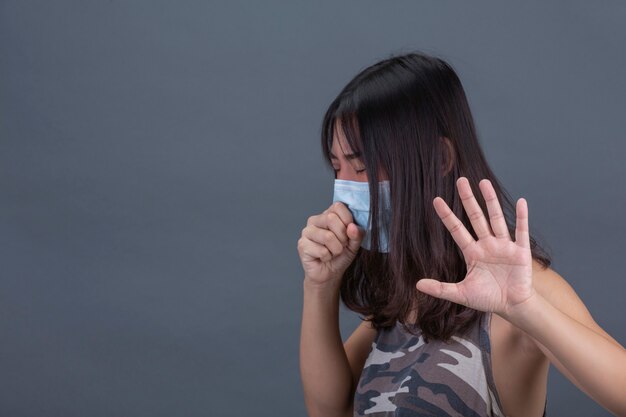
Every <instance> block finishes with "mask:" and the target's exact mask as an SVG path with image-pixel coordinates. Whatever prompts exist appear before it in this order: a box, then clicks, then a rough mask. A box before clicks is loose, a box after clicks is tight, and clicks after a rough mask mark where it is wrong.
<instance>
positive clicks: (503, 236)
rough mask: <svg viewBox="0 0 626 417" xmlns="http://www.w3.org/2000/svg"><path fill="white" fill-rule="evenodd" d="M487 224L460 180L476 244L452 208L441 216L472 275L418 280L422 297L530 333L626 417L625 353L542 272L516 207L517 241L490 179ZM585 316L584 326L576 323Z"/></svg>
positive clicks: (524, 211) (560, 282)
mask: <svg viewBox="0 0 626 417" xmlns="http://www.w3.org/2000/svg"><path fill="white" fill-rule="evenodd" d="M478 186H479V188H480V189H481V192H482V194H483V197H484V199H485V203H486V205H487V210H488V212H489V219H487V218H486V217H485V213H483V211H482V208H481V207H480V205H479V204H478V202H477V201H476V198H475V197H474V194H473V192H472V189H471V186H470V184H469V181H468V179H467V178H465V177H460V178H459V179H458V180H457V188H458V190H459V196H460V198H461V201H462V202H463V208H464V209H465V211H466V212H467V215H468V218H469V219H470V222H471V224H472V228H473V229H474V232H475V233H476V236H477V237H478V240H476V239H474V237H473V236H472V235H471V234H470V233H469V231H468V230H467V229H466V228H465V225H464V224H463V222H461V221H460V220H459V219H458V218H457V217H456V215H455V214H454V213H453V212H452V210H451V209H450V207H449V206H448V205H447V204H446V202H445V201H444V200H443V199H442V198H440V197H436V198H435V199H434V200H433V206H434V208H435V211H436V212H437V215H438V216H439V218H440V219H441V221H442V222H443V224H444V225H445V227H446V228H447V229H448V231H449V232H450V234H451V235H452V237H453V239H454V241H455V242H456V244H457V245H458V247H459V248H460V249H461V251H462V252H463V256H464V258H465V262H466V263H467V275H466V276H465V278H463V280H462V281H460V282H458V283H449V282H440V281H439V280H437V279H433V278H421V277H420V278H419V279H418V281H417V284H416V288H417V289H418V291H421V292H424V293H426V294H430V295H432V296H433V297H438V298H443V299H445V300H449V301H453V302H455V303H459V304H463V305H465V306H467V307H470V308H473V309H476V310H480V311H491V312H494V313H496V314H498V315H500V316H501V317H503V318H504V319H506V320H508V321H509V322H511V323H512V324H514V325H515V326H517V327H519V328H520V329H522V330H523V331H525V332H526V334H527V335H529V337H531V338H533V339H534V340H535V341H536V344H537V346H538V347H539V348H540V349H541V350H542V351H543V352H544V354H545V355H546V356H547V357H548V358H550V360H551V361H552V363H554V365H555V366H556V367H557V368H558V369H559V370H560V371H561V372H562V373H563V374H564V375H565V376H566V377H567V378H568V379H570V380H571V381H572V382H573V383H574V384H576V386H578V387H579V388H580V389H581V390H582V391H584V392H585V393H586V394H587V395H589V396H590V397H591V398H593V399H594V400H595V401H597V402H598V403H599V404H600V405H602V406H603V407H605V408H606V409H608V410H610V411H611V412H613V413H616V414H617V415H620V416H626V352H625V351H624V348H623V347H622V346H621V345H620V344H619V343H617V342H616V341H615V340H614V339H613V338H611V337H610V336H609V335H608V334H607V333H606V332H605V331H604V330H602V329H601V328H600V326H598V325H597V324H596V323H595V321H593V319H592V318H591V315H590V314H589V312H588V311H587V308H586V307H585V306H584V304H583V303H582V301H580V299H579V298H578V296H576V293H575V292H574V290H573V289H572V288H571V287H570V286H569V285H568V284H567V283H566V282H565V280H564V279H562V278H561V277H560V276H558V274H556V273H555V272H554V271H552V270H550V269H546V270H545V271H544V272H537V268H536V267H535V264H534V262H533V258H532V253H531V249H530V234H529V228H528V204H527V203H526V200H525V199H523V198H520V199H518V200H517V203H516V206H515V211H516V218H515V222H516V224H515V241H513V240H512V237H511V235H510V233H509V230H508V226H507V223H506V219H505V216H504V215H503V213H502V208H501V207H500V203H499V202H498V198H497V195H496V192H495V190H494V188H493V186H492V185H491V182H490V181H489V180H488V179H483V180H481V181H480V182H479V183H478ZM578 317H580V319H577V318H578Z"/></svg>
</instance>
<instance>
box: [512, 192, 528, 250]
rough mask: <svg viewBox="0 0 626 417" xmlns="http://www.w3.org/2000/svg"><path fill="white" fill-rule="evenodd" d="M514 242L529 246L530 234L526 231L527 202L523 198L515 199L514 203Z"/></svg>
mask: <svg viewBox="0 0 626 417" xmlns="http://www.w3.org/2000/svg"><path fill="white" fill-rule="evenodd" d="M515 212H516V217H515V243H517V244H518V245H520V246H522V247H525V248H530V235H529V233H528V202H527V201H526V199H525V198H520V199H519V200H517V204H516V205H515Z"/></svg>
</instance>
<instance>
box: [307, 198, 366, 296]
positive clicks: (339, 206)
mask: <svg viewBox="0 0 626 417" xmlns="http://www.w3.org/2000/svg"><path fill="white" fill-rule="evenodd" d="M364 235H365V231H364V230H363V229H361V228H359V227H358V226H357V225H356V224H355V223H353V219H352V213H350V210H348V207H346V205H345V204H344V203H342V202H339V201H337V202H334V203H333V204H332V205H331V206H330V207H328V208H327V209H326V210H324V211H323V212H322V213H321V214H318V215H313V216H311V217H309V218H308V220H307V223H306V226H305V227H304V228H303V229H302V235H301V237H300V239H298V254H299V255H300V261H301V262H302V267H303V269H304V276H305V279H308V280H309V281H310V282H311V283H314V284H326V283H328V282H330V281H333V280H336V279H341V277H342V275H343V273H344V271H345V270H346V269H347V268H348V266H350V264H351V263H352V261H353V260H354V258H355V257H356V254H357V252H358V249H359V246H360V245H361V240H362V239H363V236H364Z"/></svg>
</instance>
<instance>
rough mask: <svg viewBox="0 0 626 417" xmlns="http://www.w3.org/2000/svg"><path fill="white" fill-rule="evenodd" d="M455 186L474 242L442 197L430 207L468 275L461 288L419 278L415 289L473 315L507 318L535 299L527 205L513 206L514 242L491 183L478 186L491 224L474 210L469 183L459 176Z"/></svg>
mask: <svg viewBox="0 0 626 417" xmlns="http://www.w3.org/2000/svg"><path fill="white" fill-rule="evenodd" d="M456 184H457V188H458V191H459V196H460V197H461V201H462V202H463V207H464V208H465V211H466V212H467V213H468V216H469V218H470V222H471V224H472V227H473V228H474V231H475V232H476V236H477V237H478V240H474V238H473V237H472V235H471V234H470V233H469V231H468V230H467V229H466V228H465V226H464V225H463V223H462V222H461V221H460V220H459V219H458V218H457V217H456V216H455V215H454V213H453V212H452V210H450V207H448V205H447V204H446V202H445V201H444V200H443V199H442V198H441V197H436V198H435V199H434V200H433V205H434V207H435V211H436V212H437V214H438V215H439V217H440V218H441V220H442V221H443V223H444V225H445V226H446V228H447V229H448V231H449V232H450V234H451V235H452V237H453V239H454V241H455V242H456V244H457V245H458V246H459V248H460V249H461V251H462V252H463V256H464V258H465V262H466V264H467V275H466V276H465V278H464V279H463V280H462V281H461V282H459V283H446V282H440V281H437V280H434V279H429V278H423V279H420V280H419V281H418V282H417V284H416V288H417V289H418V290H419V291H422V292H424V293H426V294H430V295H432V296H434V297H438V298H443V299H446V300H450V301H453V302H455V303H458V304H463V305H465V306H467V307H470V308H473V309H476V310H481V311H492V312H495V313H500V314H507V313H508V312H510V311H511V310H512V309H514V308H515V306H517V305H519V304H520V303H523V302H524V301H527V300H528V299H530V297H531V296H533V295H534V294H535V290H534V288H533V285H532V257H531V251H530V241H529V234H528V206H527V204H526V200H525V199H523V198H520V199H519V200H518V201H517V205H516V209H515V210H516V225H515V242H514V241H512V240H511V236H510V234H509V231H508V228H507V225H506V221H505V218H504V216H503V214H502V208H501V207H500V203H499V202H498V198H497V196H496V192H495V190H494V188H493V186H492V185H491V182H490V181H489V180H487V179H483V180H481V181H480V182H479V184H478V185H479V187H480V189H481V191H482V194H483V197H484V199H485V202H486V203H487V210H488V211H489V218H490V222H488V221H487V219H486V218H485V215H484V213H483V211H482V209H481V208H480V206H479V205H478V202H477V201H476V198H475V197H474V194H473V193H472V189H471V186H470V184H469V181H468V179H467V178H465V177H460V178H459V179H458V180H457V183H456ZM490 224H491V227H490Z"/></svg>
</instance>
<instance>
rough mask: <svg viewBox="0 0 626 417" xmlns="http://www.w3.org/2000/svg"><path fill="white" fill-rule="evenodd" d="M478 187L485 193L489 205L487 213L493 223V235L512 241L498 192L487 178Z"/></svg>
mask: <svg viewBox="0 0 626 417" xmlns="http://www.w3.org/2000/svg"><path fill="white" fill-rule="evenodd" d="M478 187H479V188H480V190H481V192H482V193H483V198H484V199H485V203H487V211H488V212H489V221H490V222H491V229H492V230H493V233H494V234H495V235H496V237H499V238H508V239H509V240H511V235H510V234H509V229H508V228H507V226H506V220H505V218H504V214H502V207H500V203H499V202H498V196H497V194H496V190H495V189H494V188H493V184H491V181H489V180H488V179H486V178H485V179H483V180H481V181H480V182H479V183H478Z"/></svg>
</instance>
